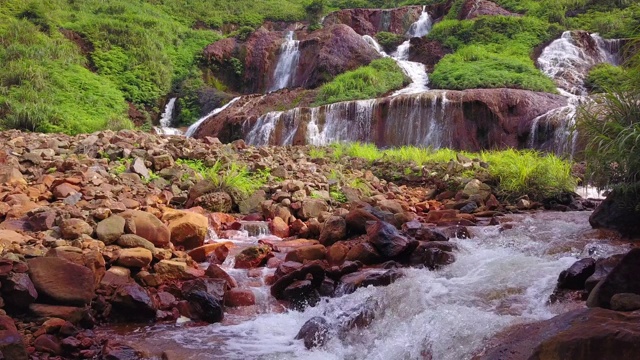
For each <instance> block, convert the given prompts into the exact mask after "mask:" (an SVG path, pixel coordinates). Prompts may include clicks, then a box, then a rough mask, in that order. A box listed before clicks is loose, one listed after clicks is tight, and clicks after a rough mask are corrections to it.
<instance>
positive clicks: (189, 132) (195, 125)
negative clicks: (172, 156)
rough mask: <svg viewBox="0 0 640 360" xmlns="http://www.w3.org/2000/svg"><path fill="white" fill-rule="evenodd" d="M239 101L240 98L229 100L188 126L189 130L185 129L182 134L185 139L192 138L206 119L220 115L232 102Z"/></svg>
mask: <svg viewBox="0 0 640 360" xmlns="http://www.w3.org/2000/svg"><path fill="white" fill-rule="evenodd" d="M238 100H240V97H239V96H238V97H236V98H233V99H231V101H229V102H228V103H226V104H225V105H224V106H222V107H219V108H217V109H213V111H211V112H210V113H208V114H207V115H205V116H203V117H201V118H200V119H199V120H198V121H196V122H195V123H193V124H192V125H191V126H189V128H188V129H187V132H186V133H185V134H184V135H185V136H186V137H192V136H193V134H195V133H196V131H198V127H200V125H201V124H202V123H203V122H204V121H205V120H207V119H208V118H210V117H212V116H215V115H218V114H219V113H221V112H222V111H223V110H225V109H226V108H228V107H229V106H231V105H232V104H233V103H234V102H236V101H238Z"/></svg>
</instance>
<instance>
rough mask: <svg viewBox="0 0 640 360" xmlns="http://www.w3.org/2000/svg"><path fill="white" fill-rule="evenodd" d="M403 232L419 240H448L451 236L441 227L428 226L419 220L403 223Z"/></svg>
mask: <svg viewBox="0 0 640 360" xmlns="http://www.w3.org/2000/svg"><path fill="white" fill-rule="evenodd" d="M402 232H403V233H404V234H405V235H407V236H410V237H412V238H414V239H416V240H419V241H447V240H449V238H448V237H447V235H445V234H444V233H443V232H442V231H440V230H439V229H436V228H433V227H429V226H426V225H425V224H422V223H421V222H419V221H417V220H412V221H409V222H407V223H405V224H403V225H402Z"/></svg>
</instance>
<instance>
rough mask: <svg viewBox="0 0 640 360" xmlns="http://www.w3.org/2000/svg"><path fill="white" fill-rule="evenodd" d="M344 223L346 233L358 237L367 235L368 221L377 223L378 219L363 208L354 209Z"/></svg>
mask: <svg viewBox="0 0 640 360" xmlns="http://www.w3.org/2000/svg"><path fill="white" fill-rule="evenodd" d="M345 221H346V223H347V230H348V232H349V233H350V234H353V235H359V234H366V233H367V222H368V221H378V218H377V217H376V216H375V215H373V214H372V213H371V212H370V211H368V210H367V209H365V208H355V209H352V210H351V211H349V213H348V214H347V216H346V218H345Z"/></svg>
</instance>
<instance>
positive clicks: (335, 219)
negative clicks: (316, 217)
mask: <svg viewBox="0 0 640 360" xmlns="http://www.w3.org/2000/svg"><path fill="white" fill-rule="evenodd" d="M346 237H347V222H346V220H345V219H344V218H343V217H342V216H332V217H330V218H329V219H327V221H325V222H324V225H323V226H322V230H320V238H319V240H320V243H321V244H322V245H324V246H331V245H333V243H335V242H336V241H340V240H344V239H345V238H346Z"/></svg>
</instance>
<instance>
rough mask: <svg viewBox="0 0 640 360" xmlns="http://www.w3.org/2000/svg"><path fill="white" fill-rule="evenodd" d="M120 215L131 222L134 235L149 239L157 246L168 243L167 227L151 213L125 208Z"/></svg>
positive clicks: (169, 233)
mask: <svg viewBox="0 0 640 360" xmlns="http://www.w3.org/2000/svg"><path fill="white" fill-rule="evenodd" d="M120 215H121V216H122V217H124V218H125V219H130V221H132V222H133V224H134V226H135V234H136V235H138V236H141V237H143V238H145V239H147V240H149V241H151V243H152V244H153V245H155V246H158V247H164V246H166V245H168V244H169V241H170V240H171V232H170V231H169V228H168V227H167V226H166V225H165V224H163V223H162V221H160V219H158V218H157V217H155V216H154V215H153V214H151V213H148V212H145V211H140V210H127V211H124V212H123V213H122V214H120Z"/></svg>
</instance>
